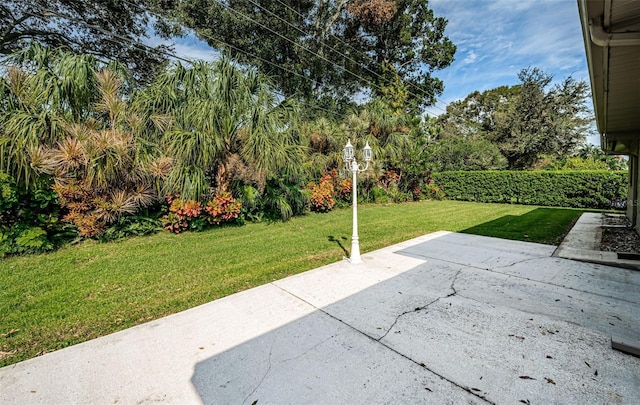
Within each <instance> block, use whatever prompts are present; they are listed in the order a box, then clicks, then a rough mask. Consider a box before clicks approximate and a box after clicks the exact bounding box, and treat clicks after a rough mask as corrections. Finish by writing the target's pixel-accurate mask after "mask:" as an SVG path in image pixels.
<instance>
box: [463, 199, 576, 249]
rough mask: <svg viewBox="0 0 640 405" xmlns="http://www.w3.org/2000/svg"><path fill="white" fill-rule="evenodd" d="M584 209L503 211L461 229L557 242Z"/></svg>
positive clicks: (472, 232)
mask: <svg viewBox="0 0 640 405" xmlns="http://www.w3.org/2000/svg"><path fill="white" fill-rule="evenodd" d="M583 212H585V211H583V210H578V209H570V208H535V209H533V210H531V211H529V212H527V213H526V214H522V215H505V216H503V217H500V218H497V219H494V220H493V221H489V222H485V223H483V224H480V225H476V226H473V227H471V228H467V229H464V230H462V231H461V232H462V233H468V234H473V235H483V236H493V237H496V238H502V239H511V240H522V241H527V242H536V243H544V244H547V245H558V244H560V242H562V239H563V238H564V236H565V235H566V234H567V233H568V232H569V230H570V229H571V227H572V226H573V224H574V223H575V221H577V219H578V217H579V216H580V215H581V214H582V213H583Z"/></svg>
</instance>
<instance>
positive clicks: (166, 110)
mask: <svg viewBox="0 0 640 405" xmlns="http://www.w3.org/2000/svg"><path fill="white" fill-rule="evenodd" d="M135 103H137V104H138V105H139V106H140V108H141V109H146V110H147V111H149V112H153V114H148V115H149V116H150V117H152V116H155V117H165V122H166V123H167V124H168V125H167V128H166V131H165V132H164V133H155V134H154V135H152V136H155V137H156V138H155V140H157V141H158V142H159V143H160V145H161V146H162V148H164V150H165V151H166V154H167V155H168V156H171V157H172V158H174V159H175V166H174V168H173V170H172V171H171V173H170V174H169V176H168V178H167V181H166V183H165V192H167V193H179V194H180V195H181V196H182V198H187V199H200V198H202V197H203V196H204V195H206V194H207V193H208V192H209V189H210V188H211V187H212V186H216V187H217V188H219V189H226V188H229V187H230V185H231V183H232V182H233V181H234V180H238V179H240V180H245V181H249V180H250V178H244V179H243V178H242V177H243V173H246V172H251V173H253V174H252V176H253V177H254V180H255V177H256V176H255V175H256V174H257V175H258V176H257V177H259V178H261V179H262V180H261V181H257V183H261V184H262V185H263V187H264V184H265V183H266V179H267V178H270V177H273V176H280V175H284V176H287V177H297V176H299V173H300V164H301V163H300V162H301V159H302V150H301V149H300V146H299V144H298V140H297V138H296V133H295V127H296V125H297V123H296V116H297V115H298V111H297V107H296V106H295V105H294V104H292V103H291V102H289V101H288V100H280V99H279V98H278V97H277V95H276V94H275V92H274V91H273V89H272V86H271V84H270V83H269V82H268V81H267V80H266V78H265V77H264V76H262V75H260V74H258V73H257V72H256V71H254V70H250V69H248V70H243V69H241V68H240V67H238V66H236V65H234V64H233V63H232V62H231V61H230V60H229V59H226V58H223V59H221V60H220V61H218V62H215V63H213V64H210V63H205V62H197V63H195V64H194V65H193V66H192V67H191V68H186V67H184V66H183V65H181V64H179V63H178V64H176V65H174V66H173V67H171V68H170V69H168V70H167V71H166V72H165V73H164V74H161V75H160V76H159V77H158V79H157V80H156V81H155V83H153V84H152V85H151V86H150V87H149V88H148V89H147V90H146V91H144V92H141V93H140V94H138V95H137V97H136V100H135Z"/></svg>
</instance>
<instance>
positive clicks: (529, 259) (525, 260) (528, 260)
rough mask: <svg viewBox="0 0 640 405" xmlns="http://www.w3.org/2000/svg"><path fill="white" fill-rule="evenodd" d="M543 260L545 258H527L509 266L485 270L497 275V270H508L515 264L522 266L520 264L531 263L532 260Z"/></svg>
mask: <svg viewBox="0 0 640 405" xmlns="http://www.w3.org/2000/svg"><path fill="white" fill-rule="evenodd" d="M544 258H545V257H530V258H528V259H522V260H518V261H516V262H513V263H511V264H508V265H506V266H500V267H495V268H493V269H486V270H489V271H495V272H497V273H499V272H498V271H497V270H499V269H508V268H509V267H513V266H515V265H517V264H522V263H526V262H530V261H532V260H540V259H544Z"/></svg>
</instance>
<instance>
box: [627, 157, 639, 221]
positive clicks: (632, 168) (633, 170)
mask: <svg viewBox="0 0 640 405" xmlns="http://www.w3.org/2000/svg"><path fill="white" fill-rule="evenodd" d="M637 148H638V146H637V145H636V149H637ZM628 164H629V188H628V192H627V193H628V194H627V217H628V218H629V220H630V221H631V224H632V225H633V227H634V228H635V229H636V230H637V231H638V232H640V227H639V225H640V224H639V221H638V213H639V212H638V209H639V208H640V207H639V206H638V205H639V204H638V178H640V177H639V175H640V172H639V171H638V170H639V169H640V167H639V165H638V150H635V153H634V154H632V155H629V161H628Z"/></svg>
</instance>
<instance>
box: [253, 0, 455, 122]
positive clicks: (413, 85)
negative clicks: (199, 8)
mask: <svg viewBox="0 0 640 405" xmlns="http://www.w3.org/2000/svg"><path fill="white" fill-rule="evenodd" d="M247 1H249V2H251V3H253V4H256V3H254V2H253V1H252V0H247ZM275 1H276V2H278V3H280V4H281V5H282V6H283V7H285V8H286V9H288V10H290V11H292V12H294V13H295V14H296V15H298V16H299V17H301V18H303V19H304V18H306V17H305V16H304V15H302V14H301V13H300V12H298V10H296V9H294V8H292V7H291V6H289V5H287V4H286V3H284V2H283V1H282V0H275ZM256 5H257V4H256ZM257 6H258V7H260V8H261V9H263V10H267V9H265V8H264V7H262V6H260V5H257ZM271 14H273V13H271ZM281 20H282V19H281ZM285 22H286V23H287V24H289V25H290V26H293V25H292V24H290V23H289V22H288V21H285ZM307 35H308V33H307ZM329 35H331V36H332V37H333V38H335V39H336V40H338V41H339V42H340V43H342V44H343V45H346V46H348V47H349V48H351V49H352V50H353V51H355V52H356V53H358V54H359V55H360V56H363V57H365V58H367V59H369V60H370V61H372V59H371V57H370V56H369V55H367V54H366V53H365V52H362V51H361V50H359V49H356V48H354V47H353V46H352V45H351V44H349V43H348V42H346V41H344V40H343V39H342V38H340V37H339V36H337V35H335V34H333V33H331V32H330V33H329ZM329 48H330V49H332V50H334V51H335V48H333V47H329ZM336 52H338V51H336ZM343 56H346V55H343ZM351 60H352V59H351ZM356 63H357V62H356ZM364 68H365V69H366V70H367V71H369V72H370V73H373V74H375V75H377V76H378V77H380V78H382V79H384V78H383V77H382V76H380V75H379V74H378V73H376V72H373V71H371V70H369V69H368V68H367V67H366V66H364ZM408 84H409V85H410V86H412V87H414V88H417V87H416V86H415V84H413V83H411V82H409V83H408ZM410 94H412V95H413V96H416V97H418V95H417V94H415V93H410ZM434 100H435V102H436V104H437V103H438V102H441V103H442V104H444V105H445V106H449V103H447V102H446V101H441V100H438V99H437V98H435V97H434ZM432 107H434V108H437V109H439V110H440V111H442V112H446V111H445V110H444V109H442V108H441V107H438V106H437V105H435V104H434V105H433V106H432Z"/></svg>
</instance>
